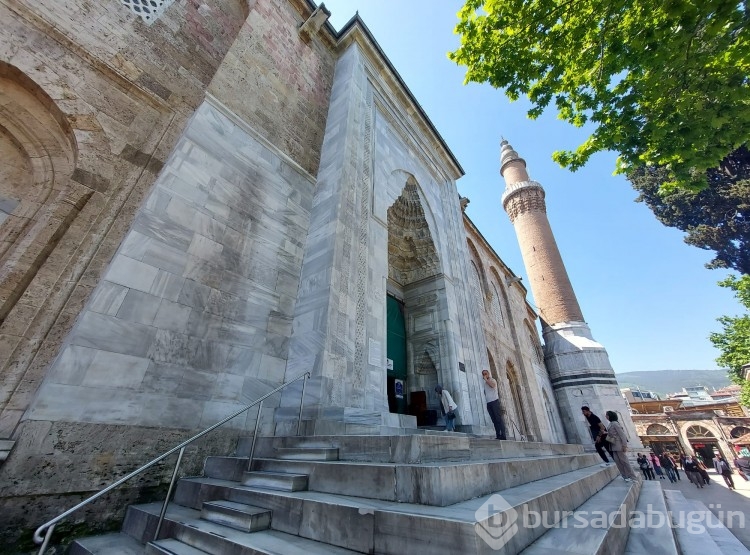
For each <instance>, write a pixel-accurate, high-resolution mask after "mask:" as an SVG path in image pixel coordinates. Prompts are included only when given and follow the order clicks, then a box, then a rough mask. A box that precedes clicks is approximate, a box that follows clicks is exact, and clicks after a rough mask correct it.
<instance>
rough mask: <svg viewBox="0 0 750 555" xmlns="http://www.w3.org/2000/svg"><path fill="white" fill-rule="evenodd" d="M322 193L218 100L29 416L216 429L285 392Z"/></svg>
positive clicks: (147, 209) (172, 166)
mask: <svg viewBox="0 0 750 555" xmlns="http://www.w3.org/2000/svg"><path fill="white" fill-rule="evenodd" d="M312 190H313V183H312V179H311V177H310V176H309V175H308V174H307V173H306V172H304V170H302V169H301V168H299V167H298V166H296V164H294V163H293V162H292V161H290V160H289V159H288V158H286V157H285V156H284V155H282V154H281V153H279V152H278V151H275V150H274V149H273V148H271V147H269V146H268V145H266V144H264V143H262V142H261V141H259V140H258V139H256V138H254V136H253V135H252V132H251V131H250V130H249V129H248V128H245V127H244V126H243V125H242V124H241V123H238V121H237V120H233V119H232V114H231V113H229V112H226V111H222V109H221V107H217V106H214V105H212V104H211V103H210V102H206V103H204V104H203V105H202V106H201V107H200V108H199V109H198V111H197V112H196V114H195V116H194V117H193V119H192V120H191V121H190V124H189V125H188V128H187V130H186V132H185V134H184V136H183V137H182V139H181V140H180V142H179V143H178V144H177V146H176V148H175V150H174V152H173V153H172V155H171V156H170V158H169V160H168V161H167V164H166V165H165V167H164V170H163V171H162V173H161V174H160V176H159V178H158V180H157V182H156V185H155V187H154V188H153V190H152V191H151V192H150V194H149V195H148V197H147V199H146V200H145V203H144V205H143V207H142V208H141V210H139V212H138V213H137V214H136V217H135V219H134V221H133V225H132V227H131V229H130V231H129V232H128V234H127V235H126V237H125V240H124V241H123V243H122V245H121V246H120V248H119V250H118V252H117V254H116V255H115V257H114V258H113V259H112V262H111V263H110V265H109V267H108V269H107V270H106V272H105V274H104V276H103V279H102V280H101V281H100V283H99V285H98V286H97V288H96V290H95V292H94V294H93V295H92V297H91V300H90V301H89V303H88V304H87V305H86V307H85V309H84V310H83V312H82V313H81V315H80V317H79V319H78V322H77V324H76V326H75V327H74V329H73V331H72V333H71V334H70V336H69V337H68V338H67V340H66V344H65V347H64V349H63V350H62V353H61V355H60V356H59V358H58V359H57V360H56V361H55V363H54V364H53V366H52V368H51V369H50V371H49V373H48V376H47V379H46V380H45V382H44V384H43V385H42V387H41V389H40V392H39V394H38V396H37V398H36V400H35V402H34V404H33V405H32V408H31V410H30V411H29V413H28V415H27V418H28V419H32V420H51V421H68V422H97V423H106V424H121V423H122V424H129V425H134V426H159V427H171V428H198V427H207V426H209V425H211V424H213V423H214V422H216V421H218V420H220V419H221V418H222V417H224V416H226V415H228V414H230V413H231V412H233V411H234V410H236V408H237V407H238V406H240V404H242V403H249V402H251V401H253V400H254V399H256V398H258V397H259V396H261V395H262V394H264V393H266V392H267V391H268V390H270V389H271V388H272V387H275V386H277V385H279V384H280V383H281V381H282V379H283V376H284V370H285V367H286V358H287V352H288V346H289V337H290V335H291V329H292V311H293V308H294V300H295V297H296V294H297V288H298V283H299V271H300V265H301V260H302V252H303V247H304V237H305V235H306V232H307V226H308V221H309V210H310V204H311V200H312ZM267 406H269V409H268V410H269V411H270V410H272V409H271V407H270V405H267ZM248 418H253V419H254V414H252V413H251V414H250V415H248ZM230 425H234V426H236V427H242V426H244V425H245V419H244V418H238V419H236V421H232V422H231V423H230ZM269 425H270V424H269Z"/></svg>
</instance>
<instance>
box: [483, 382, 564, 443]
mask: <svg viewBox="0 0 750 555" xmlns="http://www.w3.org/2000/svg"><path fill="white" fill-rule="evenodd" d="M482 379H483V380H484V400H485V401H486V402H487V412H488V413H490V420H492V425H493V426H494V427H495V439H507V437H506V435H505V423H504V422H503V415H502V414H501V412H500V397H499V396H498V394H497V380H495V378H493V377H492V376H490V371H489V370H482ZM550 424H551V422H550Z"/></svg>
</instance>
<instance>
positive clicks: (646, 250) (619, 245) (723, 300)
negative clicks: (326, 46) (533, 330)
mask: <svg viewBox="0 0 750 555" xmlns="http://www.w3.org/2000/svg"><path fill="white" fill-rule="evenodd" d="M325 5H326V7H327V8H328V9H329V10H330V11H331V19H330V22H331V24H332V25H333V26H334V27H335V28H336V29H340V28H341V27H342V26H343V25H344V24H345V23H346V22H347V21H348V20H349V19H350V18H351V17H352V16H353V15H354V13H355V11H357V10H358V11H359V14H360V17H362V19H363V20H364V22H365V24H366V25H367V26H368V28H369V29H370V30H371V31H372V33H373V35H374V36H375V38H376V40H377V41H378V43H379V44H380V46H381V47H382V49H383V51H384V52H385V53H386V55H387V56H388V57H389V58H390V60H391V62H392V63H393V65H394V67H395V68H396V70H397V71H398V72H399V74H400V75H401V77H402V78H403V80H404V82H405V83H406V84H407V86H408V87H409V88H410V90H411V91H412V93H413V94H414V96H415V97H416V98H417V100H418V101H419V103H420V104H421V105H422V107H423V108H424V110H425V112H426V113H427V114H428V116H429V117H430V119H431V120H432V122H433V123H434V124H435V127H436V128H437V130H438V131H439V132H440V134H441V135H442V136H443V139H444V140H445V142H446V143H447V144H448V146H449V148H450V149H451V150H452V151H453V153H454V154H455V156H456V158H457V159H458V161H459V163H460V164H461V165H462V167H463V168H464V171H465V172H466V175H465V176H464V177H463V178H461V179H460V180H459V181H458V184H457V185H458V191H459V193H461V195H462V196H466V197H468V198H469V199H470V201H471V202H470V204H469V207H468V208H467V214H468V215H469V217H470V218H471V219H472V220H473V221H474V223H475V224H476V225H477V226H478V227H479V229H480V230H481V232H482V234H483V235H484V236H485V238H486V239H487V240H488V241H489V242H490V244H491V245H492V246H493V247H494V249H495V251H496V252H497V253H498V254H499V255H500V256H501V258H502V259H503V260H504V261H505V263H506V264H508V266H510V268H511V269H512V270H513V271H514V272H515V273H516V274H518V275H521V276H524V282H525V283H526V284H527V287H528V279H527V278H526V272H525V270H524V267H523V261H522V259H521V255H520V251H519V248H518V243H517V242H516V237H515V232H514V230H513V226H512V225H511V224H510V221H509V220H508V217H507V215H506V214H505V212H504V211H503V208H502V205H501V203H500V195H501V194H502V191H503V187H504V181H503V180H502V177H501V176H500V174H499V151H500V146H499V145H500V137H501V136H504V137H505V138H506V139H508V141H510V143H511V144H512V145H513V147H514V148H515V149H516V150H517V151H518V153H519V154H520V155H521V156H522V157H523V158H524V159H525V160H526V163H527V167H528V170H529V173H530V176H531V178H532V179H534V180H536V181H538V182H540V183H541V184H542V186H543V187H544V188H545V190H546V192H547V212H548V215H549V220H550V223H551V225H552V230H553V232H554V234H555V237H556V239H557V243H558V246H559V247H560V251H561V253H562V256H563V260H564V261H565V265H566V268H567V270H568V274H569V275H570V278H571V281H572V283H573V287H574V289H575V291H576V294H577V295H578V300H579V302H580V304H581V308H582V310H583V314H584V318H585V319H586V321H587V322H588V323H589V325H590V326H591V330H592V332H593V334H594V338H595V339H597V340H598V341H599V342H600V343H602V344H603V345H604V346H605V347H606V348H607V351H608V352H609V356H610V359H611V361H612V365H613V367H614V368H615V371H616V372H629V371H637V370H661V369H712V368H717V365H716V362H715V360H714V359H715V358H716V357H717V356H718V352H717V351H716V350H715V349H714V348H713V346H712V345H711V344H710V342H709V341H708V334H709V333H710V332H712V331H717V330H718V324H717V322H716V318H717V317H718V316H720V315H722V314H731V315H734V314H738V313H739V312H740V307H739V305H738V303H737V302H736V300H735V299H734V297H733V296H732V294H731V291H728V290H726V289H724V288H721V287H718V286H717V285H716V282H717V281H719V280H721V279H723V278H724V277H725V276H726V275H727V274H728V272H726V271H722V270H707V269H706V268H705V267H704V264H705V263H706V262H708V261H709V260H710V259H711V258H712V256H711V253H710V252H709V251H703V250H700V249H697V248H695V247H691V246H688V245H686V244H685V243H684V242H683V239H682V238H683V233H682V232H680V231H678V230H676V229H672V228H667V227H665V226H663V225H662V224H660V223H659V222H658V221H657V220H656V218H655V217H654V216H653V214H652V213H651V211H650V210H649V209H648V208H647V207H646V206H645V205H643V204H641V203H635V202H633V201H634V199H635V197H636V196H637V195H636V193H635V191H633V189H632V188H631V187H630V184H629V183H628V181H627V180H626V179H625V178H624V177H621V176H617V177H615V176H613V175H612V172H613V170H614V159H615V155H614V154H610V153H603V154H598V155H596V156H595V157H594V158H593V159H592V160H591V161H590V162H589V164H588V165H587V166H586V167H585V168H583V169H581V170H579V171H578V172H575V173H571V172H569V171H568V170H565V169H562V168H560V167H559V166H557V164H555V162H553V161H552V158H551V155H552V152H553V151H555V150H560V149H571V148H575V147H577V146H578V145H579V144H580V143H581V142H582V141H583V140H584V139H585V138H586V136H587V134H586V133H585V132H584V131H583V130H580V129H576V128H574V127H572V126H571V125H569V124H567V123H564V122H562V121H559V120H557V118H556V113H554V112H553V111H550V112H548V113H546V114H544V115H543V116H542V117H541V118H539V119H537V120H529V119H528V118H527V117H526V110H527V108H528V105H527V104H526V103H525V102H523V101H519V102H515V103H511V102H510V101H509V100H508V99H507V98H506V97H505V95H504V93H503V92H502V91H499V90H496V89H493V88H492V87H490V86H489V85H477V84H470V85H464V84H463V78H464V73H465V72H464V68H462V67H459V66H457V65H455V64H454V63H453V62H451V61H450V60H448V58H447V56H446V53H447V52H448V51H450V50H455V48H457V47H458V41H459V39H458V36H457V35H454V34H453V28H454V26H455V23H456V21H457V18H456V12H457V11H458V10H459V9H460V7H461V6H462V2H459V1H455V0H378V1H375V0H328V1H326V2H325ZM529 295H530V294H529ZM531 300H532V302H533V299H531Z"/></svg>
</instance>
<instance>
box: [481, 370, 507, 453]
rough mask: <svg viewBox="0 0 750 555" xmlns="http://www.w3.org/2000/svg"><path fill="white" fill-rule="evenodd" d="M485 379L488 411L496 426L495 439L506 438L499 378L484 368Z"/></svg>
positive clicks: (483, 375) (483, 376) (485, 396)
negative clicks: (501, 409)
mask: <svg viewBox="0 0 750 555" xmlns="http://www.w3.org/2000/svg"><path fill="white" fill-rule="evenodd" d="M482 379H483V380H484V399H485V401H487V412H489V413H490V419H491V420H492V425H493V426H495V439H506V436H505V424H504V423H503V416H502V413H501V412H500V397H499V396H498V393H497V380H495V379H494V378H493V377H492V376H490V371H489V370H482Z"/></svg>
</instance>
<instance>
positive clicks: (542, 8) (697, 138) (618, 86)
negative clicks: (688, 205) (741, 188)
mask: <svg viewBox="0 0 750 555" xmlns="http://www.w3.org/2000/svg"><path fill="white" fill-rule="evenodd" d="M458 17H459V22H458V24H457V26H456V33H457V34H459V35H460V36H461V46H460V47H459V48H458V49H457V50H456V51H455V52H451V53H449V54H448V56H449V58H450V59H452V60H453V61H455V62H457V63H458V64H461V65H464V66H466V67H467V73H466V82H472V81H473V82H478V83H483V82H489V83H490V84H491V85H492V86H494V87H497V88H501V89H504V90H505V93H506V95H507V96H508V97H509V98H510V99H511V100H517V99H518V98H519V97H520V96H521V95H526V96H527V97H528V98H529V100H530V101H531V103H532V105H533V106H532V108H531V109H530V110H529V112H528V115H529V117H531V118H536V117H538V116H539V115H540V114H541V113H542V112H543V111H544V109H545V108H547V107H548V106H549V104H550V103H551V102H552V101H554V104H555V106H556V108H557V110H558V116H559V117H560V118H561V119H563V120H566V121H568V122H570V123H572V124H573V125H575V126H578V127H580V126H582V125H584V124H585V123H590V124H593V126H594V131H593V133H592V134H591V136H590V137H589V138H588V139H587V140H586V141H585V142H584V143H583V144H582V145H580V146H579V147H578V148H577V149H576V150H575V151H557V152H555V153H554V155H553V158H554V159H555V160H556V161H557V162H558V163H559V164H561V165H562V166H566V167H568V168H570V169H571V170H576V169H578V168H580V167H581V166H583V165H584V164H585V163H586V162H587V161H588V159H589V158H590V157H591V155H593V154H594V153H596V152H599V151H603V150H613V151H615V152H617V153H618V154H619V157H618V162H617V172H618V173H629V172H631V171H633V170H634V169H635V168H637V167H640V166H649V165H654V166H661V167H664V168H665V169H666V171H667V172H668V175H669V178H670V182H669V185H670V186H672V187H674V186H677V185H679V186H683V187H691V188H693V189H696V190H697V189H700V188H702V187H703V186H705V172H706V170H707V169H709V168H715V167H717V166H718V165H719V163H720V161H721V160H722V159H723V158H724V157H725V156H727V154H729V153H730V152H732V151H733V150H735V149H736V148H738V147H739V146H741V145H743V144H745V143H746V142H747V140H748V137H749V136H750V91H749V89H750V80H749V79H748V75H749V74H750V32H749V31H748V28H747V23H748V21H750V14H748V8H747V2H731V1H730V2H727V1H726V0H704V1H701V2H695V1H694V0H466V4H465V5H464V7H463V8H462V9H461V10H460V11H459V12H458Z"/></svg>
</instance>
